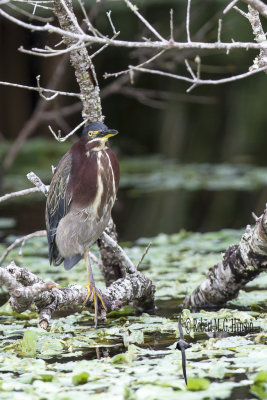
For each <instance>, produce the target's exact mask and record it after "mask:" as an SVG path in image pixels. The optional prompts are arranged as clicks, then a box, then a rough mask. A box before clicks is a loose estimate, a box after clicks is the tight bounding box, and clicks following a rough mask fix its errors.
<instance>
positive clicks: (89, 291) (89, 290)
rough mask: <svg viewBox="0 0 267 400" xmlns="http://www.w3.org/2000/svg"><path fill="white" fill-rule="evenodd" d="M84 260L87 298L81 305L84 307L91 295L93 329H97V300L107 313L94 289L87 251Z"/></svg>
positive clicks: (102, 301) (97, 292) (96, 290)
mask: <svg viewBox="0 0 267 400" xmlns="http://www.w3.org/2000/svg"><path fill="white" fill-rule="evenodd" d="M84 259H85V264H86V268H87V272H88V284H87V285H85V288H86V289H87V296H86V299H85V300H84V302H83V305H84V306H85V305H86V303H87V300H88V299H89V297H90V295H91V294H93V299H94V308H95V317H94V321H95V327H97V316H98V299H99V300H100V302H101V304H102V307H103V308H104V310H105V311H107V307H106V306H105V303H104V300H103V299H102V297H101V294H100V292H99V290H98V289H97V288H96V287H95V280H94V276H93V272H92V267H91V263H90V258H89V254H88V251H85V252H84Z"/></svg>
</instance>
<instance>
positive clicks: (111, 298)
mask: <svg viewBox="0 0 267 400" xmlns="http://www.w3.org/2000/svg"><path fill="white" fill-rule="evenodd" d="M0 285H4V286H5V287H6V288H7V290H8V292H9V294H10V296H11V297H10V300H9V301H10V304H11V307H12V309H13V310H14V311H16V312H19V313H21V312H23V311H26V310H27V309H28V308H29V307H30V306H31V305H32V304H34V305H35V306H36V307H37V309H38V312H39V324H40V326H41V327H42V328H43V329H47V328H48V326H49V322H50V319H51V317H52V315H53V313H54V312H55V311H56V310H59V309H61V308H63V307H64V308H65V307H68V308H72V309H73V308H74V307H75V306H80V307H81V306H82V304H83V302H84V300H85V299H86V297H87V289H86V288H83V287H80V286H78V285H69V286H68V287H67V288H61V289H57V288H55V286H56V284H55V283H54V282H44V281H43V280H42V279H40V278H38V277H37V276H36V275H34V274H33V273H31V272H29V271H28V270H27V269H26V268H20V267H18V266H16V265H15V263H14V262H12V263H11V264H10V265H9V266H8V267H7V268H0ZM99 292H101V297H102V298H103V299H104V302H105V305H106V307H107V310H108V312H109V311H112V310H117V309H119V308H120V307H122V306H123V305H125V304H129V303H130V302H136V303H138V304H139V306H140V307H143V309H145V307H146V306H148V305H150V306H152V307H153V304H154V303H153V301H154V292H155V287H154V286H153V284H152V282H151V281H150V279H148V278H146V277H145V276H144V275H143V274H141V273H140V272H135V273H134V274H131V275H128V276H127V277H125V278H122V279H119V280H117V281H116V282H114V283H113V284H111V285H110V286H109V287H108V288H106V289H102V290H101V291H100V290H99ZM86 305H87V307H90V308H93V305H94V302H93V296H90V297H89V299H88V300H87V303H86ZM81 309H82V308H81ZM75 311H76V310H75ZM103 314H104V317H105V313H103Z"/></svg>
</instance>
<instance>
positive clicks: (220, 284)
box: [183, 210, 267, 307]
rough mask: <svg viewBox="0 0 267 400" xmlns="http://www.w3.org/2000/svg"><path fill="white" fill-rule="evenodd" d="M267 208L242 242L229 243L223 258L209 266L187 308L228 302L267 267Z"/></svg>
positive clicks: (187, 303)
mask: <svg viewBox="0 0 267 400" xmlns="http://www.w3.org/2000/svg"><path fill="white" fill-rule="evenodd" d="M266 227H267V210H265V211H264V214H262V215H261V217H260V218H257V221H256V225H255V227H254V228H251V227H250V226H249V225H248V226H247V229H246V232H245V233H244V235H243V236H242V238H241V241H240V243H239V245H235V246H233V245H232V246H230V247H229V248H228V249H227V250H226V252H225V254H224V257H223V260H222V261H220V262H219V263H218V264H216V265H214V267H212V268H210V270H209V272H208V274H207V276H206V278H205V280H204V281H203V282H201V284H200V285H199V286H198V287H197V288H196V289H195V290H194V291H193V293H192V294H191V295H189V296H187V297H186V299H185V300H184V302H183V306H184V307H188V306H193V307H203V306H214V305H222V304H225V303H226V302H227V301H228V300H232V299H233V298H235V297H237V295H238V293H239V290H240V289H242V288H243V287H244V285H245V284H246V283H248V282H249V281H251V280H252V279H254V278H255V277H256V276H257V275H259V274H260V273H261V272H263V271H266V270H267V235H266V232H267V231H266Z"/></svg>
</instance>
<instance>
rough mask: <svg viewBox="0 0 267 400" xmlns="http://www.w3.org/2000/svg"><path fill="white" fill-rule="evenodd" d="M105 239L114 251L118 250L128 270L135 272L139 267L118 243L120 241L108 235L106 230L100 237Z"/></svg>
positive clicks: (131, 272)
mask: <svg viewBox="0 0 267 400" xmlns="http://www.w3.org/2000/svg"><path fill="white" fill-rule="evenodd" d="M102 238H103V239H104V241H105V242H106V243H107V245H108V246H110V247H112V248H113V250H114V252H116V255H117V258H118V259H119V260H121V261H122V262H123V264H124V265H125V268H126V271H127V272H128V273H129V274H134V273H135V272H136V271H137V269H136V267H135V266H134V264H133V263H132V261H131V260H130V258H129V257H128V256H127V254H126V253H125V251H124V250H122V248H121V247H120V246H119V245H118V243H116V242H115V240H113V239H112V238H111V237H110V236H109V235H107V234H106V233H105V232H103V233H102V235H101V237H100V239H102Z"/></svg>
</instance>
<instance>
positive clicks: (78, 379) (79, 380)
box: [72, 372, 90, 386]
mask: <svg viewBox="0 0 267 400" xmlns="http://www.w3.org/2000/svg"><path fill="white" fill-rule="evenodd" d="M89 376H90V374H89V373H88V372H81V373H80V374H78V375H73V377H72V383H73V385H75V386H78V385H84V384H85V383H87V382H88V379H89Z"/></svg>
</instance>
